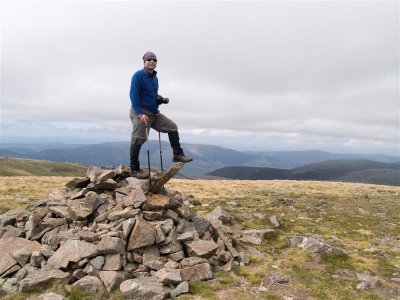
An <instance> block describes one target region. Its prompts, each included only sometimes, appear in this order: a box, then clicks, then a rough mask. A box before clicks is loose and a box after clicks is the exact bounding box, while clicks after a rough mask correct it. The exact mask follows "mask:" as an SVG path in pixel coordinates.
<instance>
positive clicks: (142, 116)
mask: <svg viewBox="0 0 400 300" xmlns="http://www.w3.org/2000/svg"><path fill="white" fill-rule="evenodd" d="M139 121H140V122H143V123H144V125H146V126H147V123H148V122H149V118H148V117H147V116H146V115H145V114H141V115H140V116H139Z"/></svg>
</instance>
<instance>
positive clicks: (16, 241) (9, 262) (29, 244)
mask: <svg viewBox="0 0 400 300" xmlns="http://www.w3.org/2000/svg"><path fill="white" fill-rule="evenodd" d="M20 249H23V250H24V251H25V252H26V253H27V254H28V255H29V256H30V255H31V254H32V252H34V251H40V250H41V249H42V246H41V245H40V244H39V243H38V242H36V241H30V240H27V239H24V238H20V237H6V238H1V239H0V254H1V255H0V275H2V274H4V273H5V272H6V271H7V270H8V269H10V268H11V267H13V266H14V265H16V264H17V261H16V260H14V258H13V255H14V254H15V253H17V252H18V251H21V250H20Z"/></svg>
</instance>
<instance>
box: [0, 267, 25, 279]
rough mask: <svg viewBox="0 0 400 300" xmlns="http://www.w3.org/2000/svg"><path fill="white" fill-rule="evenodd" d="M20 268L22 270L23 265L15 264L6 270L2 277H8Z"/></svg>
mask: <svg viewBox="0 0 400 300" xmlns="http://www.w3.org/2000/svg"><path fill="white" fill-rule="evenodd" d="M19 270H21V267H20V266H19V265H14V266H12V267H11V268H10V269H8V270H7V271H6V272H4V273H3V275H1V277H2V278H4V277H8V276H9V275H11V274H13V273H15V272H18V271H19Z"/></svg>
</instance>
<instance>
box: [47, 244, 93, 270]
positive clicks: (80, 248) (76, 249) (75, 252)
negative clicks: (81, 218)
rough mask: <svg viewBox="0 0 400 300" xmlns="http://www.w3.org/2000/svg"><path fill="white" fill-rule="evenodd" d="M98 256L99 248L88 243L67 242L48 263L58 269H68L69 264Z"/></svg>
mask: <svg viewBox="0 0 400 300" xmlns="http://www.w3.org/2000/svg"><path fill="white" fill-rule="evenodd" d="M96 254H97V247H96V245H93V244H91V243H88V242H84V241H78V240H67V241H66V242H65V243H64V244H63V245H62V246H61V247H60V248H59V249H58V250H57V251H56V253H54V255H53V256H51V257H50V258H49V260H48V261H47V263H48V264H49V265H50V266H52V267H54V268H56V269H59V268H66V267H67V266H68V263H69V262H78V261H80V260H81V259H84V258H87V257H88V258H89V257H92V256H95V255H96Z"/></svg>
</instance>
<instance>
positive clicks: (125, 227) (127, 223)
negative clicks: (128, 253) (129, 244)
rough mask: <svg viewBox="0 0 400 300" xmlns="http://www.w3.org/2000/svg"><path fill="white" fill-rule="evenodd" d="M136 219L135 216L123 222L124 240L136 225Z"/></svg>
mask: <svg viewBox="0 0 400 300" xmlns="http://www.w3.org/2000/svg"><path fill="white" fill-rule="evenodd" d="M135 221H136V219H135V218H130V219H128V220H126V221H124V222H123V223H122V236H123V238H124V240H127V239H128V237H129V234H130V233H131V231H132V228H133V226H134V225H135Z"/></svg>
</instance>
